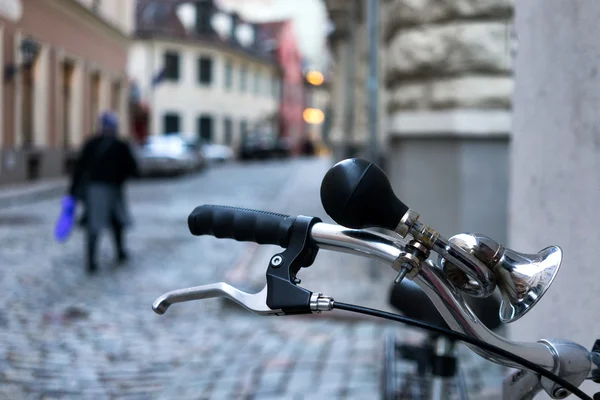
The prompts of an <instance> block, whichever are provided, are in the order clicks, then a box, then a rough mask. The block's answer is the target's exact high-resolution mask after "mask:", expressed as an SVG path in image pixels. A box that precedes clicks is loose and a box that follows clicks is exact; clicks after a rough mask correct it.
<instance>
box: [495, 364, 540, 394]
mask: <svg viewBox="0 0 600 400" xmlns="http://www.w3.org/2000/svg"><path fill="white" fill-rule="evenodd" d="M542 390H543V388H542V384H541V383H540V376H539V375H538V374H536V373H534V372H531V371H527V370H518V371H515V372H514V373H512V374H511V375H509V376H507V377H506V379H504V383H503V385H502V400H533V398H534V397H535V396H536V395H537V394H538V393H540V392H541V391H542Z"/></svg>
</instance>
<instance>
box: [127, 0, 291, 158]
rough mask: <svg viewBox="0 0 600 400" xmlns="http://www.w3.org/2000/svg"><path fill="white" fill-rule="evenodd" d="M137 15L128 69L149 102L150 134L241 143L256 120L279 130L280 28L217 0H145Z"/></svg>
mask: <svg viewBox="0 0 600 400" xmlns="http://www.w3.org/2000/svg"><path fill="white" fill-rule="evenodd" d="M136 22H137V31H136V36H135V41H134V44H133V47H132V49H131V54H130V60H129V72H130V75H131V77H132V78H133V79H134V81H135V82H136V84H137V85H139V89H140V92H141V93H140V94H141V99H142V100H143V101H145V102H146V103H147V104H148V105H149V110H150V115H151V118H150V121H151V122H150V125H149V129H148V130H147V134H171V133H184V135H187V136H188V137H194V136H196V137H197V138H199V139H202V140H203V141H205V142H210V143H224V144H227V145H231V146H233V147H237V146H238V145H239V143H240V141H241V138H242V136H243V135H244V134H246V133H248V132H249V131H250V130H251V129H253V128H254V127H256V126H257V125H264V124H265V123H266V124H268V125H270V126H271V129H272V130H273V131H278V130H279V118H278V115H279V113H280V109H279V104H280V98H281V95H280V92H281V79H282V74H283V73H285V72H283V71H285V69H283V71H282V68H280V64H278V62H277V58H276V54H275V51H276V49H277V46H278V43H279V41H278V37H277V36H276V32H271V31H270V30H269V29H266V28H264V27H262V26H260V25H258V24H251V23H248V22H246V21H244V20H242V19H241V18H240V16H239V15H238V14H235V13H227V12H224V11H222V10H220V9H219V8H217V7H216V6H215V4H214V2H213V1H196V2H192V1H188V2H182V1H160V2H158V1H149V0H142V1H138V7H137V12H136ZM284 126H285V124H284ZM140 136H141V137H140ZM143 136H144V134H141V135H140V134H138V138H139V139H143Z"/></svg>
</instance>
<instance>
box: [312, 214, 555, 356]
mask: <svg viewBox="0 0 600 400" xmlns="http://www.w3.org/2000/svg"><path fill="white" fill-rule="evenodd" d="M311 235H312V238H313V240H314V241H315V242H316V244H317V245H318V246H319V247H320V248H322V249H328V250H336V251H342V252H345V253H350V254H355V255H360V256H364V257H370V258H374V259H376V260H378V261H381V262H384V263H386V264H388V265H393V264H394V261H396V259H397V258H398V256H399V255H400V254H403V253H404V252H403V251H401V250H400V249H398V248H397V247H396V242H395V241H394V240H392V239H391V238H387V237H385V236H383V235H381V234H376V233H373V232H367V231H364V230H354V229H347V228H344V227H341V226H337V225H330V224H326V223H317V224H315V225H314V226H313V228H312V231H311ZM456 251H457V252H459V253H460V252H461V251H460V249H456ZM463 254H464V253H463ZM414 281H415V282H416V283H417V284H418V285H419V287H421V289H422V290H423V291H424V292H425V294H427V296H428V297H429V298H430V299H431V301H432V302H433V303H434V305H435V306H436V308H437V309H438V311H439V312H440V314H441V315H442V317H443V318H444V320H445V321H446V323H447V324H448V325H449V326H450V328H452V329H454V330H456V331H458V332H462V333H465V334H468V335H470V336H473V337H476V338H478V339H481V340H483V341H485V342H488V343H490V344H493V345H495V346H498V347H501V348H503V349H504V350H507V351H511V352H513V353H515V354H517V355H519V356H521V357H524V358H527V359H528V360H531V361H533V362H535V363H537V364H539V365H541V366H542V367H545V368H553V367H554V359H553V357H552V354H551V353H550V350H549V349H548V347H546V346H545V345H543V344H541V343H519V342H511V341H509V340H506V339H504V338H502V337H500V336H497V335H496V334H494V333H493V332H491V331H490V330H488V329H487V328H486V327H485V326H484V325H483V324H482V323H481V322H480V321H479V320H478V319H477V317H476V316H475V314H474V313H473V312H472V311H471V309H470V308H469V307H468V305H467V303H466V302H465V300H464V298H463V297H462V294H461V293H460V292H459V291H458V289H456V288H455V287H454V286H453V285H452V284H451V283H450V282H448V280H447V278H446V277H445V275H444V274H443V272H442V271H441V270H440V269H439V268H438V267H436V266H435V265H433V263H431V261H427V262H426V263H425V264H424V266H423V268H421V270H420V271H419V275H418V276H417V278H416V279H415V280H414ZM471 349H472V350H473V351H474V352H475V353H477V354H479V355H480V356H482V357H484V358H486V359H489V360H492V361H495V362H497V363H500V364H504V365H507V366H512V367H518V366H517V365H516V364H515V363H513V362H511V361H509V360H505V359H503V358H501V357H498V356H496V355H494V354H491V353H488V352H487V351H485V350H480V349H479V348H476V347H474V346H471Z"/></svg>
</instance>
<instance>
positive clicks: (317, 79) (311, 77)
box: [306, 71, 325, 86]
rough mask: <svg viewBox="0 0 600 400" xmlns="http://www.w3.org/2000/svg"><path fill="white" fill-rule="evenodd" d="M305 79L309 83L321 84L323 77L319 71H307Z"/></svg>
mask: <svg viewBox="0 0 600 400" xmlns="http://www.w3.org/2000/svg"><path fill="white" fill-rule="evenodd" d="M306 80H307V81H308V83H310V84H311V85H314V86H321V85H322V84H323V82H324V81H325V77H324V76H323V74H322V73H320V72H319V71H308V73H307V74H306Z"/></svg>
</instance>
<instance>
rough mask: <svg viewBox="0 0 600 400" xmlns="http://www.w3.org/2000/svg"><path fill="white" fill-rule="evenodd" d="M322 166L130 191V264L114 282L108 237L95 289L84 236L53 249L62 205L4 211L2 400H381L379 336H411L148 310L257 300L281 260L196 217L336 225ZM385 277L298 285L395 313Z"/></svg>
mask: <svg viewBox="0 0 600 400" xmlns="http://www.w3.org/2000/svg"><path fill="white" fill-rule="evenodd" d="M329 165H330V164H329V161H328V160H327V159H312V160H310V159H309V160H294V161H288V162H280V161H277V162H265V163H249V164H236V163H233V164H229V165H221V166H217V167H215V168H211V169H208V170H206V171H203V172H201V173H200V174H198V175H195V176H189V177H183V178H178V179H172V180H146V181H140V182H135V183H134V184H133V185H131V186H130V188H129V199H130V203H131V208H132V212H133V216H134V221H135V225H134V226H133V229H132V231H131V232H130V234H129V236H128V237H127V242H128V246H129V250H130V254H131V261H130V262H129V263H128V265H125V266H122V267H117V266H116V265H115V262H114V261H113V248H112V243H111V242H110V240H109V236H108V235H105V236H104V237H103V240H102V246H101V252H100V253H101V263H100V271H99V273H98V274H97V275H95V276H92V277H89V276H87V274H86V273H85V271H84V265H83V248H84V243H83V235H82V234H81V232H79V231H76V232H75V233H74V234H73V236H72V237H71V238H70V240H69V241H68V242H67V243H66V244H57V243H56V242H55V241H54V239H53V236H52V230H53V226H54V222H55V219H56V217H57V215H58V212H59V199H58V198H56V199H52V200H46V201H42V202H38V203H34V204H30V205H27V204H23V205H19V206H15V207H12V208H7V209H2V210H0V266H1V268H0V299H1V301H2V303H3V304H4V307H2V309H0V399H4V398H6V399H21V398H27V399H28V398H32V399H39V398H44V399H54V398H56V399H59V398H60V399H81V398H85V399H112V398H123V399H154V398H157V399H237V398H243V399H246V398H248V399H250V398H251V399H275V398H277V399H304V398H317V399H321V398H322V399H329V398H345V399H374V398H379V397H380V392H381V390H380V382H381V371H382V356H383V337H384V335H385V334H386V333H388V332H397V333H398V335H405V336H407V337H410V336H411V335H407V332H408V331H406V330H403V329H399V326H398V325H389V324H387V323H377V322H374V321H372V320H364V319H341V318H329V317H331V316H332V315H333V316H335V315H338V314H337V313H331V314H332V315H319V316H315V317H312V318H308V317H296V318H292V317H285V318H284V317H258V316H255V315H253V314H250V313H247V312H242V311H241V310H239V309H238V308H236V307H229V306H225V303H224V302H223V301H219V300H205V301H198V302H192V303H185V304H178V305H175V306H173V307H172V308H171V309H169V311H168V312H167V313H166V314H165V315H164V316H158V315H156V314H154V313H153V312H152V310H151V305H152V302H153V301H154V300H155V299H156V297H158V296H159V295H160V294H162V293H164V292H166V291H169V290H173V289H177V288H182V287H188V286H195V285H201V284H207V283H213V282H217V281H222V280H225V281H228V282H232V283H234V284H235V285H237V286H240V287H243V288H245V289H250V288H254V289H255V288H256V287H257V286H258V285H259V284H260V278H261V277H263V279H264V271H265V270H266V265H267V264H266V261H265V260H268V256H269V255H270V254H273V251H274V250H275V248H274V247H264V248H262V247H261V248H259V247H258V246H256V245H254V244H248V243H238V242H235V241H232V240H217V239H215V238H211V237H201V238H197V237H193V236H191V235H190V234H189V232H188V228H187V222H186V221H187V216H188V214H189V213H190V212H191V211H192V210H193V208H194V207H196V206H198V205H200V204H204V203H208V204H225V205H235V206H243V207H249V208H258V209H266V210H271V211H275V212H285V213H290V214H299V213H302V214H306V215H316V216H319V217H321V218H323V219H324V220H326V221H329V219H328V218H325V217H326V216H325V213H324V212H323V210H322V208H321V206H320V200H319V197H318V193H319V192H318V189H319V185H320V181H321V178H322V176H323V175H324V173H325V172H326V170H327V168H328V167H329ZM379 267H380V268H379V272H378V274H377V277H376V278H372V277H371V271H372V269H371V268H373V266H371V265H369V263H368V262H367V261H363V260H357V259H356V258H352V257H348V256H346V255H338V254H333V253H327V252H321V253H320V254H319V257H317V261H316V262H315V265H314V266H313V267H311V268H309V269H308V270H306V271H302V275H301V278H302V281H303V282H302V285H301V286H303V287H306V288H308V289H310V290H313V291H322V292H324V293H325V294H327V295H331V296H333V297H334V298H336V299H338V300H339V301H344V302H355V303H359V304H363V305H368V306H376V307H386V304H385V301H386V299H387V290H388V288H389V282H391V281H392V280H393V277H394V271H393V270H391V269H390V268H387V267H384V266H381V265H380V266H379ZM261 274H262V275H261ZM263 282H264V280H263ZM339 316H341V313H340V314H339ZM466 353H467V352H465V354H466ZM463 369H464V370H465V371H466V372H467V375H468V377H469V384H470V385H471V387H472V389H473V390H477V391H482V390H483V392H485V390H484V389H485V388H491V389H490V390H492V392H493V390H495V389H496V386H499V385H500V383H501V378H502V375H501V370H500V368H497V367H495V366H494V365H493V364H491V363H488V362H485V361H479V360H478V361H477V362H475V361H474V358H473V357H470V358H467V359H466V361H465V363H464V365H463ZM490 382H492V383H490ZM483 392H481V393H480V394H481V396H476V397H473V398H482V396H483Z"/></svg>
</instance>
